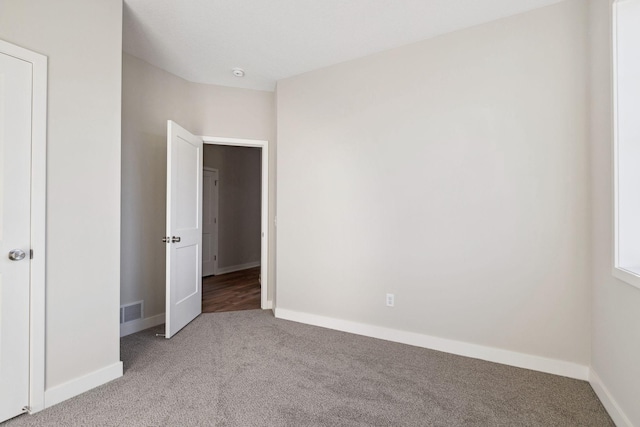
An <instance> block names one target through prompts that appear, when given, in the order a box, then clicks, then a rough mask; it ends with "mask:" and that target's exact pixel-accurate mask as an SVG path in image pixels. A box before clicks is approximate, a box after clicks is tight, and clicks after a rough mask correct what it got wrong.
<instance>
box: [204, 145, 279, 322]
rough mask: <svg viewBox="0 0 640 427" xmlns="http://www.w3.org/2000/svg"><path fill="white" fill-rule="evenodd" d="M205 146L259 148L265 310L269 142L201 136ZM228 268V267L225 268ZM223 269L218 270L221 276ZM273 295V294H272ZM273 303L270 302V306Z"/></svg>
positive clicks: (265, 302)
mask: <svg viewBox="0 0 640 427" xmlns="http://www.w3.org/2000/svg"><path fill="white" fill-rule="evenodd" d="M200 138H202V141H203V142H204V143H205V144H216V145H230V146H233V147H256V148H261V149H262V150H261V155H262V197H261V199H262V207H261V211H260V217H261V218H260V222H261V227H262V242H261V245H260V266H261V268H260V280H261V285H262V286H261V290H260V307H261V308H263V309H267V306H268V305H269V304H270V301H269V300H268V299H267V298H268V295H269V286H272V285H271V284H269V141H266V140H261V139H240V138H222V137H215V136H201V137H200ZM227 268H228V267H227ZM222 271H224V269H223V268H219V269H218V274H222ZM274 293H275V292H274ZM272 304H273V302H272V301H271V305H272Z"/></svg>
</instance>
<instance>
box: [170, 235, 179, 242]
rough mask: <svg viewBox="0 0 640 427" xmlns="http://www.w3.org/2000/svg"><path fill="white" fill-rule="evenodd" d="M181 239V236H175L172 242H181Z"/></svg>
mask: <svg viewBox="0 0 640 427" xmlns="http://www.w3.org/2000/svg"><path fill="white" fill-rule="evenodd" d="M179 241H180V238H179V237H176V236H173V237H172V238H171V242H172V243H176V242H179Z"/></svg>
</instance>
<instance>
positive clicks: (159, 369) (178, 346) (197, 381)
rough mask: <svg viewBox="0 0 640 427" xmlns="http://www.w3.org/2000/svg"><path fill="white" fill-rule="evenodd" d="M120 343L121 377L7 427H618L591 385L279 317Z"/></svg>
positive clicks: (261, 315)
mask: <svg viewBox="0 0 640 427" xmlns="http://www.w3.org/2000/svg"><path fill="white" fill-rule="evenodd" d="M161 331H162V327H159V328H154V329H150V330H147V331H143V332H140V333H138V334H135V335H130V336H128V337H125V338H123V339H122V360H123V361H124V367H125V374H124V376H123V377H122V378H120V379H118V380H115V381H113V382H111V383H109V384H105V385H104V386H101V387H99V388H97V389H94V390H91V391H89V392H87V393H85V394H83V395H81V396H78V397H76V398H73V399H70V400H68V401H66V402H63V403H60V404H58V405H56V406H54V407H51V408H49V409H46V410H44V411H42V412H40V413H38V414H35V415H31V416H29V415H24V416H21V417H18V418H15V419H13V420H10V421H9V422H8V423H7V425H8V426H12V427H14V426H35V425H37V426H242V427H249V426H292V427H301V426H461V425H465V426H613V423H612V421H611V419H610V418H609V417H608V415H607V413H606V412H605V410H604V409H603V407H602V405H601V404H600V402H599V401H598V399H597V397H596V396H595V394H594V392H593V390H592V389H591V387H590V386H589V384H588V383H586V382H584V381H577V380H572V379H568V378H563V377H558V376H554V375H548V374H542V373H539V372H534V371H529V370H526V369H519V368H513V367H509V366H504V365H498V364H495V363H489V362H483V361H479V360H475V359H469V358H465V357H459V356H453V355H450V354H446V353H441V352H437V351H432V350H426V349H421V348H416V347H411V346H407V345H402V344H396V343H391V342H386V341H381V340H376V339H372V338H366V337H360V336H356V335H350V334H346V333H342V332H336V331H331V330H327V329H322V328H317V327H313V326H307V325H302V324H297V323H293V322H288V321H285V320H279V319H275V318H274V317H273V315H272V314H271V312H270V311H260V310H251V311H241V312H229V313H211V314H203V315H201V316H200V317H198V318H197V319H196V320H195V321H194V322H193V323H192V324H191V325H189V326H187V327H186V328H185V329H184V330H182V331H181V332H180V333H179V334H177V335H176V336H175V337H173V338H172V339H171V340H165V339H163V338H156V337H155V335H154V334H155V333H156V332H161Z"/></svg>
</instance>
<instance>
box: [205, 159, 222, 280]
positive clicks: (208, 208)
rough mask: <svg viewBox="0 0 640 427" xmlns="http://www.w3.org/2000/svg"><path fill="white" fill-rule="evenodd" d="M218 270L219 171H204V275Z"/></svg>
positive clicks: (206, 169) (209, 274)
mask: <svg viewBox="0 0 640 427" xmlns="http://www.w3.org/2000/svg"><path fill="white" fill-rule="evenodd" d="M217 270H218V171H217V169H208V168H205V169H204V171H203V172H202V277H206V276H211V275H212V274H216V273H217Z"/></svg>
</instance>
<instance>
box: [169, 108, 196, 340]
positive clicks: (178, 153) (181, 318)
mask: <svg viewBox="0 0 640 427" xmlns="http://www.w3.org/2000/svg"><path fill="white" fill-rule="evenodd" d="M202 147H203V143H202V139H200V138H198V137H196V136H194V135H192V134H191V133H190V132H188V131H187V130H185V129H184V128H182V127H180V126H179V125H178V124H176V123H174V122H172V121H171V120H169V121H168V124H167V234H166V236H165V238H164V239H163V240H165V241H166V245H167V306H166V314H165V316H166V325H165V337H166V338H171V337H172V336H173V335H175V334H176V333H177V332H178V331H179V330H180V329H182V328H183V327H185V326H186V325H187V324H188V323H189V322H191V321H192V320H193V319H195V318H196V317H197V316H198V315H199V314H200V313H201V312H202Z"/></svg>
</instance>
